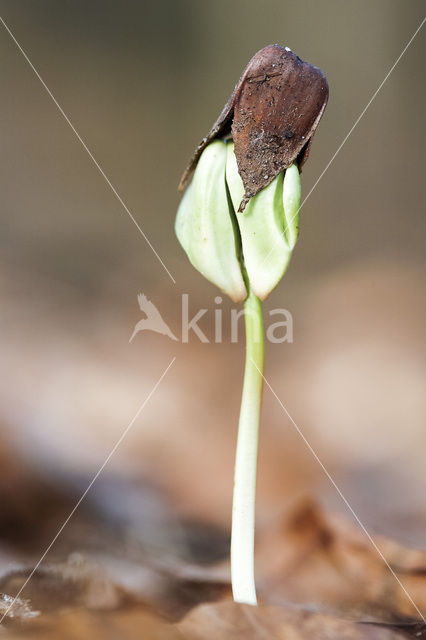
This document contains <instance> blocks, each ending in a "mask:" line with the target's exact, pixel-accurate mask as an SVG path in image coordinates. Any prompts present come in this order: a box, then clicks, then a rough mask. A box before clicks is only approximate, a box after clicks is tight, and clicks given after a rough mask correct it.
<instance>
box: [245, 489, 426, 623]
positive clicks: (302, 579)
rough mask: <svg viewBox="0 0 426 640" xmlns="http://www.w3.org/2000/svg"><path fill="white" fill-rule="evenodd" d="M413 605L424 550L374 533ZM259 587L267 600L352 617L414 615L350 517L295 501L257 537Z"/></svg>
mask: <svg viewBox="0 0 426 640" xmlns="http://www.w3.org/2000/svg"><path fill="white" fill-rule="evenodd" d="M374 541H375V544H376V545H377V547H378V548H379V549H380V551H381V552H382V554H383V556H384V557H385V558H386V559H387V561H388V563H389V565H390V566H391V567H392V569H393V571H394V572H395V574H396V575H397V577H398V579H399V580H400V581H401V583H402V584H403V585H404V587H405V589H406V591H407V592H408V593H409V595H410V596H411V598H412V600H413V601H414V602H415V604H416V605H417V607H418V608H419V609H420V611H426V552H423V551H417V550H413V549H407V548H404V547H403V546H402V545H399V544H398V543H396V542H394V541H390V540H387V539H385V538H381V537H378V536H377V537H375V538H374ZM256 566H257V576H258V585H259V593H260V595H261V596H262V598H263V599H264V601H266V602H270V603H278V602H282V601H283V600H288V601H291V602H295V603H299V604H306V603H314V605H315V606H316V607H318V608H320V609H321V610H323V611H334V612H336V611H337V612H340V613H341V614H343V615H345V616H346V615H351V616H353V617H355V618H356V619H358V620H377V621H384V622H392V621H395V620H407V619H408V620H409V619H414V620H418V619H419V614H418V612H417V611H416V609H415V607H414V606H413V604H412V602H410V599H409V597H408V596H407V594H406V593H405V592H404V590H403V589H402V588H401V586H400V584H399V583H398V580H397V579H396V578H395V576H393V575H392V573H391V571H390V570H389V568H388V567H387V566H386V564H385V562H384V561H383V559H382V558H381V557H380V555H379V553H378V551H377V550H376V549H375V548H374V546H373V544H372V543H371V541H370V540H369V539H368V538H367V536H366V535H365V533H364V532H363V531H362V530H361V529H360V528H359V527H358V525H357V524H356V523H354V524H352V523H351V522H350V521H348V520H346V519H343V518H341V517H337V516H331V515H329V514H326V513H324V512H323V511H322V510H321V509H320V508H319V507H318V506H317V505H316V504H315V503H314V502H312V501H311V500H305V501H301V502H300V503H298V504H297V505H296V506H295V508H294V509H293V511H291V512H290V513H287V514H286V515H285V516H284V518H282V519H281V520H280V521H279V522H278V523H277V525H276V526H275V527H268V528H267V529H265V530H264V531H263V532H262V533H259V536H258V546H257V559H256Z"/></svg>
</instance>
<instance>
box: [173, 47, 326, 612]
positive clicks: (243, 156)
mask: <svg viewBox="0 0 426 640" xmlns="http://www.w3.org/2000/svg"><path fill="white" fill-rule="evenodd" d="M327 99H328V85H327V81H326V79H325V76H324V74H323V73H322V72H321V71H320V70H319V69H318V68H316V67H314V66H312V65H310V64H308V63H306V62H302V60H300V58H298V57H297V56H296V55H295V54H294V53H292V51H290V49H288V48H287V47H286V48H285V49H284V48H282V47H280V46H279V45H270V46H267V47H265V48H264V49H261V50H260V51H258V53H256V55H255V56H254V57H253V58H252V59H251V60H250V62H249V64H248V65H247V67H246V69H245V70H244V72H243V75H242V76H241V78H240V80H239V82H238V84H237V86H236V87H235V90H234V92H233V94H232V95H231V97H230V99H229V100H228V102H227V103H226V105H225V107H224V109H223V111H222V113H221V114H220V116H219V118H218V120H217V121H216V123H215V124H214V125H213V127H212V129H211V131H210V133H209V134H208V135H207V136H206V137H205V138H204V139H203V141H202V142H201V144H200V145H199V146H198V148H197V150H196V152H195V155H194V157H193V159H192V161H191V163H190V164H189V166H188V169H187V170H186V171H185V173H184V175H183V178H182V181H181V184H180V188H184V187H185V186H186V184H187V182H188V181H189V178H190V176H191V175H192V173H193V178H192V182H191V183H190V185H189V186H188V187H187V189H186V192H185V194H184V196H183V198H182V201H181V204H180V206H179V209H178V213H177V217H176V235H177V237H178V239H179V242H180V243H181V245H182V247H183V248H184V250H185V251H186V253H187V255H188V257H189V259H190V261H191V263H192V264H193V265H194V267H195V268H196V269H198V271H200V272H201V273H202V274H203V275H204V276H205V277H206V278H207V280H209V281H210V282H212V283H214V284H215V285H217V286H218V287H219V288H220V289H221V290H222V291H223V292H224V293H226V294H227V295H229V296H230V298H231V299H232V300H233V301H234V302H237V303H239V302H243V304H244V311H245V328H246V363H245V370H244V383H243V392H242V400H241V410H240V419H239V426H238V440H237V452H236V459H235V477H234V496H233V508H232V534H231V576H232V590H233V595H234V600H235V601H236V602H244V603H248V604H253V605H254V604H256V602H257V600H256V589H255V581H254V520H255V493H256V467H257V449H258V435H259V419H260V408H261V400H262V387H263V364H264V335H263V321H262V303H261V301H262V300H264V299H265V298H266V297H267V296H268V295H269V293H270V292H271V291H272V290H273V289H274V287H275V286H276V285H277V284H278V282H279V281H280V280H281V278H282V276H283V274H284V272H285V271H286V269H287V266H288V264H289V261H290V257H291V254H292V251H293V249H294V246H295V243H296V240H297V237H298V233H299V208H300V194H301V190H300V175H299V174H300V171H301V169H302V166H303V164H304V162H305V161H306V159H307V157H308V154H309V150H310V146H311V142H312V136H313V134H314V132H315V129H316V127H317V125H318V123H319V120H320V118H321V116H322V114H323V112H324V109H325V106H326V104H327Z"/></svg>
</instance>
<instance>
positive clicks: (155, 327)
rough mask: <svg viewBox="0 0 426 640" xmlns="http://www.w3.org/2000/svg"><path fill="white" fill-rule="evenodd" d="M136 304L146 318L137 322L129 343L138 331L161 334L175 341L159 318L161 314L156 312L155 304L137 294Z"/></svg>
mask: <svg viewBox="0 0 426 640" xmlns="http://www.w3.org/2000/svg"><path fill="white" fill-rule="evenodd" d="M138 302H139V306H140V308H141V311H143V312H144V314H145V315H146V318H142V320H139V322H138V323H137V324H136V326H135V329H134V331H133V333H132V335H131V338H130V340H129V342H131V341H132V340H133V338H134V337H135V335H136V334H137V333H139V331H155V332H156V333H162V334H163V336H168V337H169V338H171V339H172V340H177V338H176V336H175V334H174V333H173V332H172V331H171V329H170V328H169V327H168V325H167V324H166V323H165V322H164V320H163V318H162V317H161V313H160V312H159V311H158V309H157V307H156V306H155V304H153V303H152V302H151V300H148V298H147V297H146V296H145V295H144V294H143V293H139V294H138Z"/></svg>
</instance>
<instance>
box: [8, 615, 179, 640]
mask: <svg viewBox="0 0 426 640" xmlns="http://www.w3.org/2000/svg"><path fill="white" fill-rule="evenodd" d="M1 638H2V640H3V639H4V640H17V639H19V640H59V638H60V639H61V640H81V639H82V638H86V639H87V640H182V636H181V634H180V633H179V631H178V630H177V629H174V628H173V627H172V626H171V625H169V624H166V623H165V622H164V621H163V620H161V618H159V617H157V616H155V615H153V614H152V613H148V612H146V611H144V610H143V609H133V608H132V609H129V610H124V611H119V612H114V613H111V612H109V613H103V614H101V613H94V612H90V611H84V610H82V609H78V610H69V611H65V612H62V613H57V614H50V615H47V616H44V617H40V618H38V619H36V620H34V621H30V622H27V623H25V624H21V625H19V626H14V627H13V628H12V629H8V630H6V631H5V632H4V634H3V633H2V634H1Z"/></svg>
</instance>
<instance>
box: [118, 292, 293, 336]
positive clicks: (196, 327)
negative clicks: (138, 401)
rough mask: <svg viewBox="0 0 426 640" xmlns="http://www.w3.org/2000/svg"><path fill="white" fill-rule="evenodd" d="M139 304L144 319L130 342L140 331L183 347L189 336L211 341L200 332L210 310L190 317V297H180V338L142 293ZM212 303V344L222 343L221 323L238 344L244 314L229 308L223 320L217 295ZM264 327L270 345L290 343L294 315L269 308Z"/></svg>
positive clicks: (183, 295)
mask: <svg viewBox="0 0 426 640" xmlns="http://www.w3.org/2000/svg"><path fill="white" fill-rule="evenodd" d="M138 302H139V306H140V308H141V311H143V313H144V314H145V316H146V317H145V318H142V320H139V322H138V323H137V324H136V326H135V328H134V331H133V333H132V335H131V337H130V340H129V342H132V340H133V338H134V337H135V336H136V334H137V333H139V331H155V332H156V333H161V334H162V335H163V336H168V337H169V338H171V339H172V340H176V341H178V340H180V341H181V342H182V343H183V344H187V343H188V342H189V341H190V338H189V336H190V335H192V336H193V337H196V338H198V340H199V341H200V342H206V343H210V342H211V340H209V338H208V337H207V335H206V333H205V332H204V330H203V329H204V327H202V326H200V324H199V323H201V322H202V320H203V318H204V319H205V318H206V317H208V314H209V309H198V310H196V311H195V314H194V315H193V316H192V317H191V314H190V309H189V295H188V294H187V293H183V294H182V305H181V322H182V325H181V336H180V338H177V337H176V336H175V334H174V333H173V331H172V330H171V329H170V327H169V326H168V325H167V324H166V323H165V322H164V320H163V318H162V316H161V314H160V312H159V311H158V309H157V307H156V306H155V304H154V303H153V302H151V300H148V298H147V297H146V296H145V295H144V294H143V293H139V294H138ZM214 302H215V305H217V306H216V307H215V308H214V309H213V314H214V316H213V318H214V320H213V323H212V322H211V319H210V326H211V325H212V324H213V327H214V342H215V343H219V342H223V341H224V335H223V334H224V331H223V329H224V324H225V327H227V328H228V330H230V334H229V340H230V342H231V343H235V342H238V337H239V332H240V328H241V325H244V321H243V320H242V318H244V314H245V312H244V309H230V314H229V317H228V318H225V317H224V313H223V311H224V310H223V309H222V308H221V307H220V305H221V304H222V298H221V297H220V296H216V297H215V299H214ZM191 313H192V312H191ZM210 315H211V310H210ZM267 316H269V318H270V319H271V320H272V318H273V316H278V317H279V318H280V319H278V320H277V322H272V321H270V322H268V317H267ZM208 320H209V318H208ZM264 324H265V334H266V339H267V340H268V341H269V342H271V343H272V344H280V343H282V342H288V343H292V342H293V316H292V315H291V313H290V311H288V310H287V309H271V310H270V311H269V312H268V313H265V317H264ZM225 340H226V338H225Z"/></svg>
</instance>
